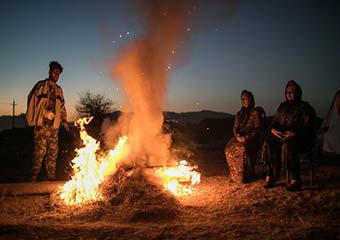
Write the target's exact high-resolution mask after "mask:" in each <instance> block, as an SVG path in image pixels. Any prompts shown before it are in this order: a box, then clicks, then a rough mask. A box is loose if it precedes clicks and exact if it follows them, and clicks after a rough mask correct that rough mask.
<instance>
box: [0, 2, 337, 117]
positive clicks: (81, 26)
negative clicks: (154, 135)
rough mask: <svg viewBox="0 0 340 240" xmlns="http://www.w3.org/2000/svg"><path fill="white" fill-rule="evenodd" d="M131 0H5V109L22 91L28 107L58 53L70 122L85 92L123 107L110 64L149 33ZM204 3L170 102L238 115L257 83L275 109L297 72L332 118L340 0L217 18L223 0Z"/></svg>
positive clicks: (253, 6) (307, 93) (1, 58)
mask: <svg viewBox="0 0 340 240" xmlns="http://www.w3.org/2000/svg"><path fill="white" fill-rule="evenodd" d="M183 1H184V0H183ZM126 2H127V1H123V0H122V1H118V0H117V1H100V0H98V1H67V0H65V1H63V0H60V1H48V0H46V1H38V0H35V1H29V0H28V1H13V0H3V1H1V8H0V30H1V37H0V82H1V88H0V115H10V114H11V113H12V106H11V105H10V103H11V102H12V101H13V99H15V101H16V103H17V107H16V113H17V114H19V113H22V112H25V111H26V97H27V95H28V93H29V91H30V90H31V89H32V87H33V85H34V84H35V83H36V82H37V81H38V80H42V79H45V78H46V77H47V76H48V64H49V62H50V61H52V60H57V61H59V62H60V63H61V64H62V65H63V67H64V72H63V74H62V75H61V78H60V79H59V82H58V84H60V85H61V87H62V88H63V90H64V97H65V100H66V106H67V110H68V114H69V115H68V119H69V120H73V118H74V117H75V108H74V105H75V103H76V102H77V100H78V99H79V95H80V94H82V93H84V92H85V91H86V90H90V91H92V92H94V93H100V94H105V96H107V97H109V98H111V99H112V100H113V101H115V102H116V104H115V107H116V108H119V106H120V105H121V104H122V103H121V102H122V97H123V94H124V93H123V91H122V89H121V86H120V84H119V82H117V81H116V79H113V78H112V77H111V74H110V71H111V69H110V66H112V64H113V63H114V62H115V61H116V58H117V57H118V52H119V51H120V50H121V49H122V48H123V47H124V46H126V45H127V44H128V43H129V42H131V41H133V40H134V39H135V38H136V37H137V36H138V35H139V34H141V33H142V32H143V28H142V25H141V24H140V18H139V16H138V14H137V13H136V11H134V10H133V4H132V3H131V1H130V2H129V4H127V3H126ZM201 2H202V3H201V4H202V5H200V6H199V9H200V14H201V16H202V19H204V20H200V19H198V21H197V26H196V27H194V26H192V30H191V26H183V28H185V29H188V31H189V35H190V39H186V40H185V42H184V43H183V45H185V48H184V47H183V49H182V51H183V52H181V49H178V52H176V53H175V54H178V56H181V57H179V60H178V61H177V62H176V63H174V64H173V66H172V69H171V70H170V75H169V79H168V90H167V99H166V105H165V106H164V110H170V111H176V112H183V111H199V110H203V109H205V110H214V111H223V112H228V113H233V114H234V113H235V112H236V111H237V110H238V109H239V108H240V96H239V95H240V92H241V91H242V90H243V89H248V90H250V91H252V92H253V94H254V95H255V100H256V104H257V105H260V106H262V107H264V109H265V110H266V112H267V114H268V115H272V114H274V113H275V111H276V108H277V107H278V105H279V104H280V102H282V101H283V100H284V88H285V84H286V82H287V81H288V80H290V79H294V80H296V82H298V83H299V84H300V86H301V87H302V89H303V99H304V100H306V101H308V102H310V103H311V104H312V106H314V108H315V109H316V112H317V114H318V115H319V116H320V117H324V115H325V113H326V111H327V110H328V108H329V105H330V103H331V100H332V98H333V96H334V94H335V92H336V90H337V89H339V88H340V67H339V64H340V1H337V0H334V1H326V0H325V1H320V0H309V1H298V0H287V1H283V0H276V1H268V0H245V1H240V2H239V3H238V4H236V5H235V6H234V7H235V9H233V11H230V12H229V11H226V14H225V17H220V18H219V17H216V19H212V22H211V23H209V22H208V20H209V19H210V18H211V16H209V14H208V13H207V14H205V9H206V10H207V12H209V9H212V7H211V6H210V4H211V3H214V2H215V3H216V2H217V1H214V0H210V1H208V0H206V1H201ZM199 3H200V1H198V4H199ZM227 15H228V16H227ZM226 16H227V17H226ZM200 24H202V26H200Z"/></svg>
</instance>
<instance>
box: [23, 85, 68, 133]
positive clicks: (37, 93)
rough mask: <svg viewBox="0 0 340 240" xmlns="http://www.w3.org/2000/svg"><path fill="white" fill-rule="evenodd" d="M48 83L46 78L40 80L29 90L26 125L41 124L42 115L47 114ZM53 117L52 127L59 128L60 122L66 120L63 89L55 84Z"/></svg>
mask: <svg viewBox="0 0 340 240" xmlns="http://www.w3.org/2000/svg"><path fill="white" fill-rule="evenodd" d="M49 89H50V88H49V83H48V79H45V80H41V81H39V82H38V83H37V84H35V86H34V87H33V89H32V90H31V92H30V93H29V95H28V97H27V111H26V120H27V124H28V126H42V124H43V120H44V117H45V116H46V114H47V106H48V102H49V94H50V93H49V91H50V90H49ZM54 113H55V117H54V119H53V128H59V126H60V123H61V122H67V118H66V108H65V100H64V96H63V91H62V89H61V87H60V86H59V85H57V84H56V102H55V111H54Z"/></svg>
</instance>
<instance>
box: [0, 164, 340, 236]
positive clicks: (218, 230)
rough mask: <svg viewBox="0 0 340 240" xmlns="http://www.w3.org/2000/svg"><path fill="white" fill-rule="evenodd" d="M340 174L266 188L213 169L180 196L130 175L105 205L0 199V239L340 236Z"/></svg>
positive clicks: (323, 170)
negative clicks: (290, 188)
mask: <svg viewBox="0 0 340 240" xmlns="http://www.w3.org/2000/svg"><path fill="white" fill-rule="evenodd" d="M217 167H218V166H217ZM339 173H340V166H339V165H336V166H321V167H319V169H318V172H317V182H316V185H314V186H312V187H310V186H309V185H308V179H307V178H303V182H304V187H303V190H302V191H299V192H287V191H286V190H285V186H284V180H282V181H281V182H280V183H279V184H278V186H277V187H275V188H273V189H269V190H265V189H264V188H263V187H262V184H263V181H262V180H257V181H255V182H252V183H249V184H236V183H231V182H230V181H229V179H228V177H227V176H226V175H224V174H220V175H216V174H215V175H212V176H203V177H202V178H201V183H200V184H199V185H197V186H196V188H195V189H194V193H193V194H192V195H190V196H184V197H173V196H172V195H171V194H169V193H166V192H163V191H161V190H159V189H158V188H157V187H155V186H154V185H152V184H150V183H148V182H147V181H144V180H142V181H140V179H137V180H136V181H132V182H131V180H129V181H130V182H126V181H125V182H123V184H119V186H123V187H117V186H118V185H116V187H115V191H114V193H115V196H114V197H112V194H111V198H110V199H108V200H107V201H106V202H98V203H95V204H91V205H87V206H83V207H78V208H77V207H66V206H62V205H60V204H57V203H56V201H55V196H54V195H53V194H52V195H21V196H1V200H0V239H340V230H339V229H340V201H339V200H340V174H339ZM143 181H144V183H143V184H141V182H143ZM111 188H112V189H113V185H110V189H111Z"/></svg>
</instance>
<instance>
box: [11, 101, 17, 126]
mask: <svg viewBox="0 0 340 240" xmlns="http://www.w3.org/2000/svg"><path fill="white" fill-rule="evenodd" d="M11 105H12V106H13V113H12V129H13V128H14V117H15V105H17V104H16V103H15V100H14V99H13V103H12V104H11Z"/></svg>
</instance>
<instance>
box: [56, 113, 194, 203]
mask: <svg viewBox="0 0 340 240" xmlns="http://www.w3.org/2000/svg"><path fill="white" fill-rule="evenodd" d="M91 120H92V118H81V119H79V120H77V121H76V123H75V125H76V126H78V127H79V128H80V137H81V140H82V142H83V147H81V148H79V149H76V152H77V156H76V157H75V158H74V159H73V160H72V164H73V165H72V169H73V175H72V176H71V179H70V180H69V181H68V182H66V183H65V184H64V185H63V186H61V187H60V189H59V191H58V194H59V196H60V199H62V200H63V202H64V203H65V204H66V205H81V204H86V203H91V202H96V201H101V200H103V199H104V196H103V189H102V188H101V185H102V184H103V183H104V182H105V181H106V180H107V179H108V178H109V177H111V178H112V176H113V175H114V174H115V173H116V172H117V170H118V168H119V166H121V165H122V163H124V160H125V159H126V157H127V155H128V154H129V146H130V145H129V138H128V137H127V136H121V137H120V138H119V140H118V143H117V144H116V146H115V147H114V148H113V149H111V150H110V151H108V153H107V154H105V155H104V156H103V155H102V154H99V153H98V152H99V150H100V143H99V142H98V141H96V140H95V139H94V138H92V137H91V136H90V135H89V134H88V133H87V132H86V129H85V125H86V124H88V123H89V122H90V121H91ZM151 169H152V171H153V174H149V176H150V180H151V181H153V182H155V181H156V183H157V184H161V185H162V187H163V189H164V190H165V191H170V192H171V193H172V194H174V195H175V196H182V195H187V194H191V193H192V192H193V190H192V187H193V185H195V184H198V183H199V182H200V173H198V172H197V171H195V169H196V167H195V166H189V165H188V163H187V161H185V160H182V161H180V162H179V163H177V164H176V165H174V166H163V167H152V168H151ZM154 176H156V178H154Z"/></svg>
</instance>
